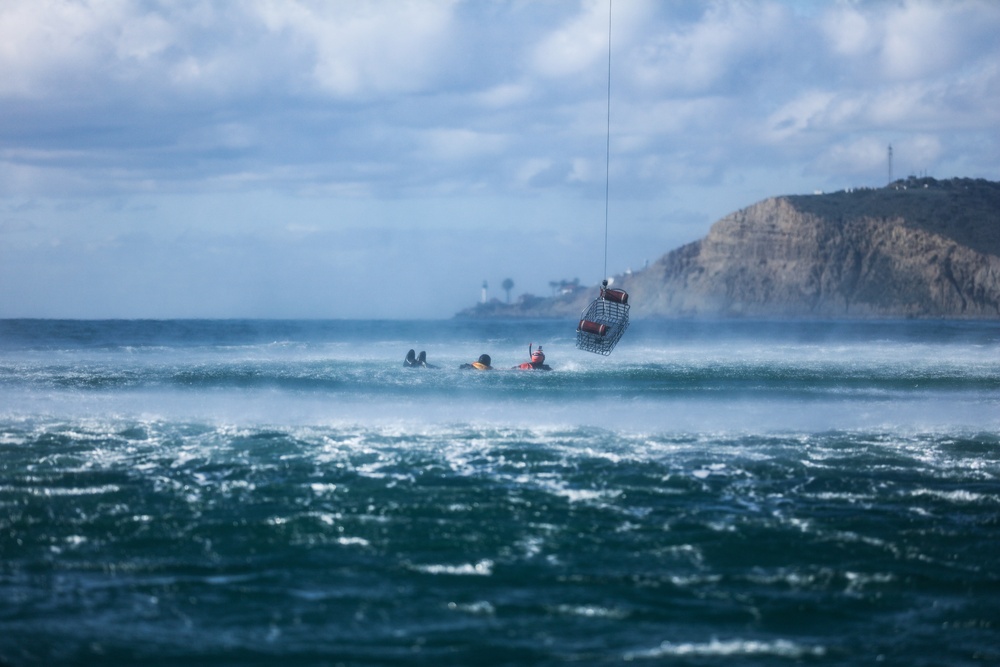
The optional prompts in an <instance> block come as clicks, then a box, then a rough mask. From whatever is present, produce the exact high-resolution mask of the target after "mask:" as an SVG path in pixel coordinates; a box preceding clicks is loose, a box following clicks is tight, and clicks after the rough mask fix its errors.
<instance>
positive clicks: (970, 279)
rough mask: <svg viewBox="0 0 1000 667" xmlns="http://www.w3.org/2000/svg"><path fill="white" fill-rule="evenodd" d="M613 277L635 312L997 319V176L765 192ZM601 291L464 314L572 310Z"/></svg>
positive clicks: (544, 314)
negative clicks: (697, 234) (699, 234)
mask: <svg viewBox="0 0 1000 667" xmlns="http://www.w3.org/2000/svg"><path fill="white" fill-rule="evenodd" d="M614 285H615V286H616V287H622V288H624V289H625V290H627V291H628V292H629V295H630V301H631V303H632V314H633V316H635V317H644V316H645V317H660V316H662V317H667V316H753V317H772V316H773V317H817V318H870V317H885V318H898V317H928V318H932V317H942V318H977V319H994V318H1000V183H994V182H990V181H984V180H973V179H951V180H947V181H937V180H934V179H914V178H911V179H907V180H906V181H898V182H896V183H894V184H893V185H891V186H888V187H886V188H879V189H859V190H853V191H843V192H838V193H832V194H825V195H808V196H783V197H774V198H771V199H766V200H764V201H761V202H758V203H756V204H754V205H752V206H749V207H747V208H744V209H742V210H739V211H736V212H735V213H732V214H730V215H728V216H726V217H725V218H723V219H721V220H719V221H718V222H716V223H715V224H714V225H713V226H712V228H711V229H710V231H709V233H708V235H707V236H706V237H705V238H703V239H701V240H699V241H696V242H694V243H691V244H688V245H685V246H682V247H680V248H678V249H676V250H673V251H671V252H668V253H667V254H665V255H663V256H662V257H661V258H660V259H659V260H657V261H656V262H655V263H653V264H652V265H650V266H649V267H648V268H646V269H644V270H642V271H639V272H636V273H633V274H630V275H622V276H616V277H615V282H614ZM596 293H597V290H596V287H595V288H594V289H591V290H582V291H581V292H579V293H577V294H575V295H568V296H563V297H553V298H548V299H538V298H528V299H522V301H521V302H520V303H519V304H516V305H510V306H504V307H500V308H497V307H495V306H494V308H492V311H493V312H492V313H491V312H490V311H491V309H490V308H488V307H487V306H489V304H486V305H485V306H480V307H477V308H472V309H468V310H466V311H463V312H462V313H459V316H466V317H477V316H479V317H482V316H486V317H489V316H506V317H511V316H514V317H563V316H576V315H578V314H579V312H580V311H581V310H582V309H583V307H584V306H585V305H586V304H587V303H588V302H589V300H590V299H593V298H594V297H595V296H596ZM477 310H478V311H479V312H478V313H477V312H476V311H477Z"/></svg>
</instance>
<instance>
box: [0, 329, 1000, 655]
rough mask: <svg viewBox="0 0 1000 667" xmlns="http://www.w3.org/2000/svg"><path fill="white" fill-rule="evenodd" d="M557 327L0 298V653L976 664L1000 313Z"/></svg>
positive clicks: (999, 578) (987, 582)
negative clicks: (245, 315) (17, 313)
mask: <svg viewBox="0 0 1000 667" xmlns="http://www.w3.org/2000/svg"><path fill="white" fill-rule="evenodd" d="M574 336H575V333H574V323H573V322H551V321H539V322H466V321H434V322H384V321H360V322H352V321H315V322H313V321H304V322H302V321H114V322H92V321H37V320H35V321H30V320H6V321H0V665H3V666H4V667H13V666H21V665H144V666H150V665H185V666H187V667H191V666H194V665H281V666H282V667H294V666H297V665H564V664H573V665H619V664H639V665H643V664H648V665H659V664H670V665H723V664H724V665H786V664H787V665H792V664H807V665H864V664H886V665H907V666H908V667H913V666H915V665H928V666H929V665H990V664H992V665H996V664H1000V627H998V626H1000V324H997V323H975V322H912V321H911V322H862V323H850V324H844V323H831V322H792V323H789V322H756V321H737V322H691V321H679V322H675V321H635V322H633V323H632V326H631V328H630V329H629V331H628V333H627V334H626V336H625V338H624V339H623V340H622V342H621V343H620V344H619V346H618V347H617V349H616V350H615V351H614V353H613V354H612V355H611V356H609V357H601V356H598V355H593V354H588V353H586V352H581V351H579V350H576V349H575V347H574V342H575V338H574ZM529 343H534V345H535V346H537V345H538V344H542V345H543V346H544V349H545V352H546V353H547V363H549V364H550V365H551V366H552V367H553V368H555V370H554V371H553V372H549V373H545V372H524V371H514V370H503V369H509V368H510V367H511V366H514V365H516V364H517V363H520V362H521V361H525V360H527V348H528V344H529ZM410 348H414V349H416V350H417V351H420V350H426V351H427V354H428V360H429V361H430V362H431V363H432V364H436V365H438V366H439V368H436V369H420V370H413V369H405V368H403V367H402V360H403V357H404V355H405V354H406V351H407V350H408V349H410ZM483 352H486V353H489V354H490V355H491V356H492V357H493V360H494V366H496V367H498V369H500V370H497V371H494V372H492V373H489V372H475V371H462V370H459V369H458V366H459V365H460V364H462V363H464V362H469V361H472V360H474V359H475V358H476V357H478V356H479V354H481V353H483Z"/></svg>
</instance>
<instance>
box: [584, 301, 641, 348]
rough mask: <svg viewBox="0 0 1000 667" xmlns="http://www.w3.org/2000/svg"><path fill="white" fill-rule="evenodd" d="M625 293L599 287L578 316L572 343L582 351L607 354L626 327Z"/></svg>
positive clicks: (626, 304)
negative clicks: (597, 293) (599, 291)
mask: <svg viewBox="0 0 1000 667" xmlns="http://www.w3.org/2000/svg"><path fill="white" fill-rule="evenodd" d="M628 309H629V305H628V294H627V293H626V292H625V291H624V290H609V289H603V288H602V289H601V296H599V297H598V298H596V299H594V300H593V301H592V302H591V304H590V305H589V306H588V307H587V309H586V310H584V311H583V314H582V315H581V316H580V323H579V324H578V325H577V327H576V346H577V347H578V348H580V349H581V350H584V351H586V352H594V353H596V354H603V355H605V356H607V355H609V354H611V351H612V350H613V349H615V345H617V344H618V341H619V340H621V337H622V334H624V333H625V330H626V329H628Z"/></svg>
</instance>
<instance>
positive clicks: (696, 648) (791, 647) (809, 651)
mask: <svg viewBox="0 0 1000 667" xmlns="http://www.w3.org/2000/svg"><path fill="white" fill-rule="evenodd" d="M767 655H773V656H779V657H783V658H805V657H810V656H811V657H821V656H823V655H826V648H824V647H822V646H805V645H802V644H798V643H796V642H792V641H788V640H786V639H776V640H773V641H756V640H746V639H728V640H719V639H712V640H710V641H708V642H702V643H693V642H681V643H673V642H669V641H665V642H663V643H661V644H660V645H659V646H657V647H655V648H651V649H647V650H644V651H632V652H629V653H626V654H625V655H624V656H623V657H624V659H625V660H627V661H632V660H644V659H646V660H649V659H657V658H665V657H690V656H693V657H712V656H719V657H741V656H767Z"/></svg>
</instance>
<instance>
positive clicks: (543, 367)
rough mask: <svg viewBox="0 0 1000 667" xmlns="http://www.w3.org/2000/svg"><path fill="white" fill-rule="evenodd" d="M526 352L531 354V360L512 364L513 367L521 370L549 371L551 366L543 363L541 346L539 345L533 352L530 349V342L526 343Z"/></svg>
mask: <svg viewBox="0 0 1000 667" xmlns="http://www.w3.org/2000/svg"><path fill="white" fill-rule="evenodd" d="M528 354H529V355H530V356H531V361H526V362H524V363H523V364H521V365H519V366H514V368H517V369H520V370H522V371H531V370H536V371H551V370H552V367H551V366H549V365H548V364H547V363H545V353H544V352H542V346H541V345H539V346H538V349H537V350H535V351H534V352H532V351H531V343H528Z"/></svg>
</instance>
